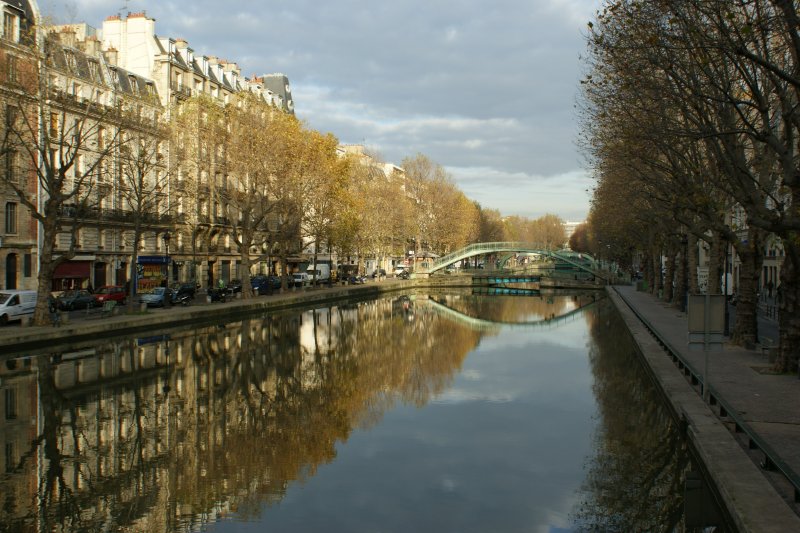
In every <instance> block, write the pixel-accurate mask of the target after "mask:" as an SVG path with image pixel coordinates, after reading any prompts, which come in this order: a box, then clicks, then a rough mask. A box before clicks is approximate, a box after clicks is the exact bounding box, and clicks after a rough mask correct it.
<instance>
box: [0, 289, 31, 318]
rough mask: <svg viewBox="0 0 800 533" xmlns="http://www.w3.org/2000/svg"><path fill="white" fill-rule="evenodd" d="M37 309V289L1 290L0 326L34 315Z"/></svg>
mask: <svg viewBox="0 0 800 533" xmlns="http://www.w3.org/2000/svg"><path fill="white" fill-rule="evenodd" d="M35 309H36V291H0V326H4V325H6V324H8V322H9V321H11V320H19V319H21V318H22V317H24V316H32V315H33V311H34V310H35Z"/></svg>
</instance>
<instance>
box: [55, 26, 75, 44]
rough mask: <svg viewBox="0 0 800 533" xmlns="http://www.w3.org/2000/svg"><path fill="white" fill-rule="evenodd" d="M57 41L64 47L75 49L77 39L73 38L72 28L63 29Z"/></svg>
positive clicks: (73, 31)
mask: <svg viewBox="0 0 800 533" xmlns="http://www.w3.org/2000/svg"><path fill="white" fill-rule="evenodd" d="M58 40H59V41H61V43H62V44H63V45H64V46H69V47H72V48H75V46H76V44H77V39H76V38H75V30H73V29H72V28H64V29H62V30H61V31H60V32H59V33H58Z"/></svg>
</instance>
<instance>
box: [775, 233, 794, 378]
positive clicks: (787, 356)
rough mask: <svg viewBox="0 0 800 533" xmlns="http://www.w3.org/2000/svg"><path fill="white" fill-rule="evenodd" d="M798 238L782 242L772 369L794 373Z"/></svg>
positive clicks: (791, 234) (791, 236)
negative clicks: (775, 357)
mask: <svg viewBox="0 0 800 533" xmlns="http://www.w3.org/2000/svg"><path fill="white" fill-rule="evenodd" d="M799 238H800V235H798V234H797V233H790V234H789V235H788V236H787V238H786V239H783V247H784V251H785V253H786V255H785V256H784V259H783V266H782V267H781V284H780V285H779V286H778V296H777V298H778V309H779V318H778V327H779V336H780V345H779V347H778V358H777V359H776V360H775V370H776V371H778V372H797V370H798V357H799V356H800V349H798V347H800V246H799V245H798V244H796V243H797V242H798V239H799Z"/></svg>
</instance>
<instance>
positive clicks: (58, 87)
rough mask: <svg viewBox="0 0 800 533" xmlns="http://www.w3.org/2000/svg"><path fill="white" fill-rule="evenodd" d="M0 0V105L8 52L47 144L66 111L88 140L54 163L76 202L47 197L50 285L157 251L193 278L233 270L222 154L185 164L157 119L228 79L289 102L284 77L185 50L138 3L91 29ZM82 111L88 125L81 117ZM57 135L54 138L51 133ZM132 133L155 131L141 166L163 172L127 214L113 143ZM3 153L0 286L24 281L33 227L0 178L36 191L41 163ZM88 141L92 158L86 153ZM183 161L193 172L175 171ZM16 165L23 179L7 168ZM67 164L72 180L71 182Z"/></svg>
mask: <svg viewBox="0 0 800 533" xmlns="http://www.w3.org/2000/svg"><path fill="white" fill-rule="evenodd" d="M0 6H2V8H3V10H4V13H6V14H7V15H8V16H6V17H4V24H5V25H4V27H3V30H2V35H3V39H2V40H1V41H0V49H2V50H0V51H1V52H2V58H3V63H4V69H3V70H4V71H5V74H6V76H5V77H2V78H0V81H1V82H2V83H0V85H2V87H0V91H2V92H0V96H1V97H2V98H3V111H4V112H5V111H6V109H7V108H8V107H9V106H10V105H12V104H13V103H10V98H11V96H12V93H13V91H14V90H15V88H14V87H13V84H9V78H8V75H9V73H10V72H11V73H13V72H14V71H15V69H18V68H19V67H18V63H19V62H20V61H22V60H21V59H16V58H25V61H27V64H29V65H31V69H34V71H36V70H37V69H38V72H39V75H40V77H41V79H43V80H44V81H45V85H46V89H45V92H46V95H47V96H46V97H39V100H41V101H43V102H44V105H45V107H46V108H47V109H45V110H44V111H43V112H41V113H40V117H39V121H40V122H41V128H42V129H46V128H50V129H49V130H47V131H49V132H50V133H52V135H51V136H50V137H51V138H50V139H49V140H50V142H51V144H52V145H53V147H54V148H53V149H51V152H53V151H55V152H56V153H59V154H60V153H61V148H60V147H61V146H63V145H66V144H69V143H67V142H66V140H67V139H66V138H65V136H66V135H72V136H73V138H77V136H76V135H75V133H76V132H78V129H77V128H78V127H79V126H78V124H80V125H81V126H80V127H81V132H83V131H84V129H85V130H86V131H89V130H91V131H90V136H91V139H89V140H86V139H84V141H83V143H82V145H81V147H80V150H77V149H76V150H75V154H73V156H72V157H74V160H75V161H74V165H72V166H71V167H69V169H67V170H66V173H67V174H69V175H68V176H67V184H68V185H69V186H72V187H73V188H74V191H76V196H75V197H76V199H79V200H80V201H75V202H70V201H66V202H65V203H64V205H63V207H62V208H61V209H60V210H59V213H58V217H59V223H60V228H61V231H60V232H59V234H58V237H57V239H56V245H55V250H54V256H55V257H56V259H57V260H58V261H59V262H60V264H59V265H58V266H57V267H56V270H55V273H54V276H53V281H52V287H51V288H50V289H51V290H53V291H60V290H65V289H71V288H78V287H89V286H92V287H97V286H100V285H104V284H117V285H124V284H126V283H127V282H129V279H130V277H131V276H132V275H135V271H136V270H137V269H136V268H132V266H134V267H139V269H141V267H142V266H143V264H146V263H156V264H159V265H160V266H159V267H158V268H160V269H161V270H162V271H163V272H164V277H165V278H166V280H165V281H177V280H181V281H183V280H196V281H197V282H198V283H200V284H202V285H209V286H210V285H216V283H217V281H218V280H222V281H224V282H227V281H228V280H230V279H232V278H235V277H240V275H241V273H240V272H239V257H240V252H239V250H238V249H237V248H236V246H235V245H234V244H233V241H232V238H231V237H232V236H231V229H232V226H231V224H230V221H229V220H228V219H227V218H226V216H225V214H226V212H227V209H226V205H225V184H226V183H227V182H228V177H227V169H226V161H225V157H226V154H225V152H224V150H223V149H220V147H218V146H211V147H209V155H208V157H204V158H202V164H200V165H195V166H194V167H193V168H191V169H188V168H186V166H185V165H183V161H182V159H181V154H180V150H179V149H178V148H177V147H175V146H171V145H170V139H169V136H168V135H167V132H166V130H165V125H166V124H167V122H168V120H169V119H170V117H171V114H172V113H173V112H174V110H175V109H177V108H178V107H179V106H181V105H182V104H183V103H184V102H185V101H186V100H187V99H189V98H191V97H193V96H198V95H205V96H206V97H208V98H210V99H211V100H212V101H215V102H217V103H218V104H219V105H225V104H227V103H229V102H230V101H231V98H232V97H233V95H235V94H236V93H237V92H239V91H251V92H254V93H257V94H259V95H260V96H261V97H262V98H263V99H264V100H265V101H266V102H268V103H270V104H272V105H273V106H275V107H276V108H278V109H281V110H283V111H284V112H287V113H290V112H293V106H294V104H293V102H292V100H291V91H290V88H289V83H288V79H287V78H286V77H285V76H283V75H265V76H261V77H254V78H252V79H246V78H245V77H244V76H242V73H241V70H240V69H239V67H238V65H237V64H236V63H234V62H230V61H227V60H223V59H220V58H217V57H215V56H206V55H198V54H195V52H194V50H193V49H192V48H191V47H190V46H189V44H188V42H187V41H185V40H184V39H180V38H177V39H173V38H168V37H166V38H165V37H159V36H156V34H155V21H154V20H153V19H152V18H149V17H147V16H146V14H145V13H129V14H128V15H127V17H122V16H119V15H116V16H112V17H108V18H107V19H106V20H105V21H104V22H103V25H102V29H101V30H99V31H98V30H96V29H95V28H92V27H91V26H89V25H87V24H83V23H82V24H70V25H60V26H52V27H48V28H44V29H39V30H38V31H37V30H35V24H34V23H35V21H36V20H38V7H37V6H36V4H35V2H33V1H32V0H31V1H22V2H6V1H3V0H0ZM28 34H29V35H30V37H29V38H28V39H27V40H26V39H25V35H28ZM8 58H14V59H11V60H10V59H8ZM11 81H13V80H11ZM270 86H272V87H275V88H276V91H272V90H271V89H270V88H269V87H270ZM278 89H279V90H278ZM33 98H34V99H36V98H37V97H35V96H33ZM6 114H7V113H6ZM84 122H86V123H89V122H91V123H92V126H91V127H89V128H84V127H83V123H84ZM70 128H71V129H70ZM59 134H60V135H61V138H59V139H55V138H54V136H55V137H57V136H58V135H59ZM133 141H135V142H136V145H139V146H141V145H143V144H145V143H146V142H151V141H155V145H157V146H158V149H157V153H154V154H153V155H154V157H156V158H157V159H156V162H155V163H154V164H153V165H152V167H151V168H150V169H149V170H148V171H147V172H148V174H149V175H148V177H147V178H146V179H147V180H149V181H151V182H152V181H155V182H160V183H163V185H161V186H158V187H157V188H156V189H157V190H156V192H154V193H153V194H154V195H155V196H156V198H155V199H154V200H152V201H151V209H150V211H149V212H148V213H136V214H135V215H136V216H133V215H134V214H133V213H132V212H131V201H130V197H131V195H132V191H131V190H130V189H131V187H130V186H126V183H125V180H124V176H125V175H126V172H125V171H126V164H128V165H129V164H130V161H128V162H127V163H126V161H125V153H126V152H125V149H124V148H125V146H126V145H127V146H132V144H131V142H133ZM112 143H113V144H114V149H113V150H112V149H109V144H112ZM78 151H80V153H78ZM5 152H7V150H6V151H4V154H3V155H4V164H3V167H4V168H5V170H6V173H5V176H7V178H4V179H3V180H0V208H2V222H3V227H2V228H1V229H2V230H3V231H2V233H0V289H14V288H29V289H35V288H36V285H37V279H36V277H37V266H38V261H39V257H38V253H39V250H40V249H41V246H42V242H41V241H42V235H41V233H42V232H41V226H40V224H39V223H38V222H37V220H36V219H35V217H34V216H33V214H32V213H31V212H30V210H29V209H28V210H26V208H25V205H23V204H22V203H20V202H19V198H20V191H19V190H15V189H14V188H13V187H9V181H14V183H21V184H23V185H24V186H25V187H27V188H28V194H29V195H30V197H38V198H39V199H40V200H41V198H43V197H44V196H43V195H46V194H47V193H46V191H43V190H42V186H41V179H38V177H37V170H38V171H41V169H40V168H36V169H32V168H31V166H33V167H36V164H33V165H31V164H28V165H27V166H26V165H22V164H18V163H17V160H18V159H19V154H10V155H9V154H7V153H5ZM100 152H104V153H103V161H102V162H101V163H97V161H98V158H99V157H100V156H99V155H98V154H99V153H100ZM62 159H63V158H62ZM129 159H130V158H129ZM196 160H197V161H200V160H201V158H196ZM65 168H66V166H65ZM87 168H91V172H90V174H91V175H90V176H88V177H87V176H83V174H87V171H86V169H87ZM189 172H192V173H194V174H196V175H194V176H192V179H185V178H187V177H188V176H187V173H189ZM23 173H24V174H25V176H24V179H23V177H19V176H22V174H23ZM70 173H71V174H70ZM14 176H17V177H14ZM81 176H82V177H83V178H85V179H82V180H81V182H80V183H78V182H79V177H81ZM69 178H72V182H71V183H70V182H69ZM18 188H19V187H17V189H18ZM134 220H138V221H139V222H140V223H142V224H140V225H141V228H139V230H137V231H138V232H139V233H140V235H137V234H136V232H134V224H133V222H134ZM268 240H269V239H268V238H265V241H268ZM134 247H136V253H135V254H134V253H133V248H134ZM262 251H267V250H262ZM257 255H259V254H257ZM265 255H266V256H267V257H268V255H269V254H268V253H267V254H265ZM65 258H68V259H67V260H64V259H65ZM133 261H136V262H137V263H138V265H132V264H131V263H132V262H133ZM269 268H270V265H269V263H268V260H261V261H257V262H256V263H255V270H257V271H260V272H266V271H268V270H269Z"/></svg>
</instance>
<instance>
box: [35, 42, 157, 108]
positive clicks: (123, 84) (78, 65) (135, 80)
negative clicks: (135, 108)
mask: <svg viewBox="0 0 800 533" xmlns="http://www.w3.org/2000/svg"><path fill="white" fill-rule="evenodd" d="M46 47H47V60H48V66H50V67H51V68H54V69H56V70H60V71H62V72H64V73H67V74H69V75H70V76H73V77H75V78H77V79H80V80H83V81H84V82H86V83H92V84H95V85H102V86H105V87H107V88H114V89H116V90H118V91H120V92H122V93H123V94H125V95H128V96H134V97H145V96H148V95H153V96H155V95H156V86H155V83H153V81H152V80H150V79H147V78H144V77H142V76H139V75H138V74H135V73H133V72H130V71H128V70H125V69H124V68H121V67H118V66H116V65H108V64H106V62H105V60H104V59H103V58H102V56H100V55H98V56H92V55H89V54H87V53H85V52H83V51H82V50H79V49H77V48H73V47H71V46H66V45H64V44H62V43H61V42H59V41H58V40H56V39H47V41H46ZM91 63H94V64H96V65H97V70H96V72H97V78H93V77H92V72H93V70H92V69H91V68H90V67H89V65H90V64H91Z"/></svg>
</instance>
